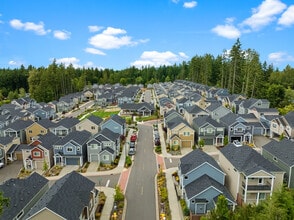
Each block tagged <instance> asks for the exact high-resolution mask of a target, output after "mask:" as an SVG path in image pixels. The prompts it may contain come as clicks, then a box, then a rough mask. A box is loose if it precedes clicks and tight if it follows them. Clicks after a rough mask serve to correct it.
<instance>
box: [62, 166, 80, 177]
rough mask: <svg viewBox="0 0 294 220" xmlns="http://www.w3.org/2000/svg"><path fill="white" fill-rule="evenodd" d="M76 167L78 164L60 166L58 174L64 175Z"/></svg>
mask: <svg viewBox="0 0 294 220" xmlns="http://www.w3.org/2000/svg"><path fill="white" fill-rule="evenodd" d="M78 169H79V165H66V166H64V167H63V168H62V170H61V171H60V174H59V175H58V176H59V177H62V176H65V175H66V174H68V173H70V172H72V171H75V170H78Z"/></svg>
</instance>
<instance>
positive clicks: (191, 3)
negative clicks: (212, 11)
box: [183, 1, 197, 8]
mask: <svg viewBox="0 0 294 220" xmlns="http://www.w3.org/2000/svg"><path fill="white" fill-rule="evenodd" d="M196 6H197V2H196V1H191V2H184V5H183V7H184V8H194V7H196Z"/></svg>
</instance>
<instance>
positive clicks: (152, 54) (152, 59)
mask: <svg viewBox="0 0 294 220" xmlns="http://www.w3.org/2000/svg"><path fill="white" fill-rule="evenodd" d="M183 58H184V59H186V58H188V56H187V55H186V54H185V53H183V52H180V53H179V55H177V54H174V53H172V52H170V51H165V52H158V51H145V52H143V53H142V55H141V56H140V59H139V60H136V61H135V62H133V63H131V66H135V67H138V68H140V67H143V66H154V67H159V66H163V65H166V66H171V65H174V64H175V63H176V62H179V61H181V60H183Z"/></svg>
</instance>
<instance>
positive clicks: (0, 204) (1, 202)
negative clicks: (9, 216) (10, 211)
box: [0, 191, 10, 217]
mask: <svg viewBox="0 0 294 220" xmlns="http://www.w3.org/2000/svg"><path fill="white" fill-rule="evenodd" d="M9 202H10V201H9V198H6V197H4V195H3V192H1V191H0V217H1V215H2V213H3V209H4V206H6V207H9Z"/></svg>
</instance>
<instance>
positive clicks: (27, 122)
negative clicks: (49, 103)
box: [3, 120, 34, 131]
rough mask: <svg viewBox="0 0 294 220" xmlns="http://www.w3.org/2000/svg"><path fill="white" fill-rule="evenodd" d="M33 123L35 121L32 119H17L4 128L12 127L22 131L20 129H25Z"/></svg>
mask: <svg viewBox="0 0 294 220" xmlns="http://www.w3.org/2000/svg"><path fill="white" fill-rule="evenodd" d="M33 123H34V122H33V121H32V120H17V121H15V122H13V123H11V124H10V125H8V126H7V127H5V128H4V129H3V130H7V129H8V128H10V129H13V130H15V131H20V130H23V129H25V128H27V127H29V126H30V125H32V124H33Z"/></svg>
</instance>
